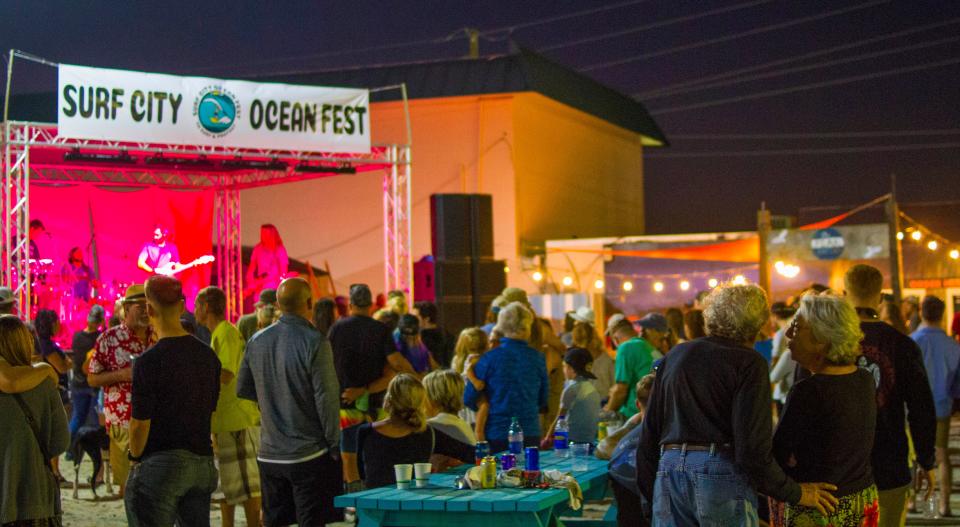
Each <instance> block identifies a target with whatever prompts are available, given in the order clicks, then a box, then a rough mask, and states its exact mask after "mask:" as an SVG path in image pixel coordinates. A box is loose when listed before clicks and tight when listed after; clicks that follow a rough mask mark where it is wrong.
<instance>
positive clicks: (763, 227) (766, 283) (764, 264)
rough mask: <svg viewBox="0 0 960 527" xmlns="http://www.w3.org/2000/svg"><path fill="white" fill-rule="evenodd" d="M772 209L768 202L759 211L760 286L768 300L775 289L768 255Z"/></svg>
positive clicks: (762, 203) (771, 297) (768, 300)
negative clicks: (768, 206)
mask: <svg viewBox="0 0 960 527" xmlns="http://www.w3.org/2000/svg"><path fill="white" fill-rule="evenodd" d="M770 224H771V218H770V210H769V209H768V208H767V202H765V201H764V202H761V203H760V210H759V211H757V237H758V238H759V240H758V241H757V243H759V244H760V261H759V262H758V263H759V264H760V273H759V275H760V276H759V277H758V278H759V282H760V283H759V285H760V288H761V289H763V290H764V291H766V293H767V302H768V303H769V302H770V301H771V300H772V299H773V291H772V287H771V285H770V262H769V256H768V255H767V240H768V239H770V229H771V225H770Z"/></svg>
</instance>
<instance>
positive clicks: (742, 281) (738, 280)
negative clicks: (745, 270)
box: [733, 274, 747, 285]
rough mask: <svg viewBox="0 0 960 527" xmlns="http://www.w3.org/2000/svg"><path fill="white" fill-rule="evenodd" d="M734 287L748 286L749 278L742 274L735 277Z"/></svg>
mask: <svg viewBox="0 0 960 527" xmlns="http://www.w3.org/2000/svg"><path fill="white" fill-rule="evenodd" d="M733 285H747V277H746V276H743V275H742V274H738V275H737V276H734V277H733Z"/></svg>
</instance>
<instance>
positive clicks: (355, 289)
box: [350, 284, 373, 307]
mask: <svg viewBox="0 0 960 527" xmlns="http://www.w3.org/2000/svg"><path fill="white" fill-rule="evenodd" d="M350 303H351V304H353V305H355V306H357V307H368V306H370V305H371V304H373V294H371V293H370V287H369V286H368V285H367V284H353V285H351V286H350Z"/></svg>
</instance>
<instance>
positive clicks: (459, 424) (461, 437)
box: [427, 412, 477, 445]
mask: <svg viewBox="0 0 960 527" xmlns="http://www.w3.org/2000/svg"><path fill="white" fill-rule="evenodd" d="M427 423H428V424H429V425H430V426H432V427H433V428H435V429H437V430H439V431H441V432H443V433H444V434H447V435H448V436H450V437H452V438H454V439H456V440H457V441H460V442H462V443H466V444H468V445H475V444H477V436H476V435H475V434H474V433H473V430H472V429H471V428H470V425H468V424H467V423H466V422H465V421H464V420H463V419H460V418H459V417H457V416H455V415H453V414H447V413H443V412H440V413H439V414H437V415H435V416H433V417H431V418H430V419H427Z"/></svg>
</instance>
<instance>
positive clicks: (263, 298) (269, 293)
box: [257, 289, 277, 306]
mask: <svg viewBox="0 0 960 527" xmlns="http://www.w3.org/2000/svg"><path fill="white" fill-rule="evenodd" d="M257 303H258V304H260V305H262V306H267V305H270V304H276V303H277V290H276V289H264V290H263V291H260V299H259V301H258V302H257Z"/></svg>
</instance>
